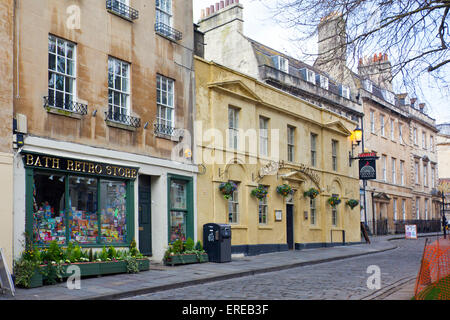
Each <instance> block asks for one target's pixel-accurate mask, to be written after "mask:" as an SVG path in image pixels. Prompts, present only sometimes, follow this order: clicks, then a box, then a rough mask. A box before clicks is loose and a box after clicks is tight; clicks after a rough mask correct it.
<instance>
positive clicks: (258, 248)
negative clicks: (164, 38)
mask: <svg viewBox="0 0 450 320" xmlns="http://www.w3.org/2000/svg"><path fill="white" fill-rule="evenodd" d="M194 63H195V70H196V117H195V118H196V123H195V138H196V158H197V159H196V161H197V163H199V164H200V166H201V167H202V168H203V170H200V171H201V172H200V173H199V176H198V181H197V204H198V219H197V230H198V231H197V232H198V238H199V239H203V225H204V224H206V223H211V222H214V223H226V224H230V225H231V229H232V252H233V253H244V254H249V255H251V254H257V253H263V252H271V251H280V250H288V249H302V248H309V247H321V246H328V245H341V244H343V243H345V244H352V243H359V242H360V241H361V235H360V213H359V206H357V207H356V208H354V209H351V208H350V207H349V206H348V205H347V204H346V202H347V201H348V200H350V199H357V200H358V199H359V180H358V168H357V167H358V166H357V162H356V161H353V163H352V165H351V166H350V163H349V152H350V151H351V139H350V137H351V133H352V132H351V130H353V129H354V128H355V127H356V126H357V122H355V121H352V120H350V119H349V118H347V117H344V116H341V115H339V114H338V113H335V112H333V111H331V110H328V109H326V108H323V107H320V106H316V105H314V104H312V103H310V102H308V101H306V100H304V99H301V98H299V97H295V96H293V95H291V94H288V93H286V92H284V91H282V90H279V89H277V88H275V87H273V86H270V85H268V84H265V83H263V82H261V81H258V80H257V79H255V78H252V77H250V76H248V75H245V74H243V73H240V72H238V71H234V70H232V69H229V68H227V67H224V66H222V65H219V64H216V63H214V62H208V61H206V60H204V59H202V58H199V57H196V58H195V62H194ZM226 182H233V183H235V185H236V186H237V189H236V191H235V192H233V194H232V195H231V197H230V198H229V199H225V198H224V195H223V194H222V192H221V191H220V190H219V187H220V185H221V184H222V183H226ZM283 184H287V185H289V186H290V187H291V188H292V190H293V191H294V192H293V193H292V194H290V195H288V196H287V197H284V196H282V195H280V194H279V193H278V192H277V187H278V186H281V185H283ZM258 186H263V187H264V188H266V190H267V197H266V198H265V199H263V200H259V199H258V198H256V197H255V196H253V195H252V194H251V193H252V190H254V189H255V188H257V187H258ZM310 188H314V189H317V190H319V191H320V193H319V195H318V196H317V197H316V198H315V199H311V198H310V197H308V196H305V195H304V193H305V192H306V191H308V190H309V189H310ZM333 195H336V196H338V197H339V198H340V199H341V203H340V204H339V205H337V206H336V207H335V209H334V208H333V207H332V206H331V205H330V204H329V202H328V200H329V198H330V197H332V196H333Z"/></svg>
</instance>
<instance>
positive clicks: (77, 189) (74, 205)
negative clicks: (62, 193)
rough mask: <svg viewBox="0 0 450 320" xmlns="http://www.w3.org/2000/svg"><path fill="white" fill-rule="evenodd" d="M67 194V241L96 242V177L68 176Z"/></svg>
mask: <svg viewBox="0 0 450 320" xmlns="http://www.w3.org/2000/svg"><path fill="white" fill-rule="evenodd" d="M69 195H70V196H69V210H68V225H69V230H70V231H69V241H75V242H77V243H79V244H89V243H92V244H95V243H97V237H98V214H97V179H93V178H83V177H74V176H70V177H69Z"/></svg>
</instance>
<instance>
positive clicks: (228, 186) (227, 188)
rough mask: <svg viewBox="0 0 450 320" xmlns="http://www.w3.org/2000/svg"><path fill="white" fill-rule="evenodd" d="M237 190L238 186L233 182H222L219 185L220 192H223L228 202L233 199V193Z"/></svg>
mask: <svg viewBox="0 0 450 320" xmlns="http://www.w3.org/2000/svg"><path fill="white" fill-rule="evenodd" d="M236 189H237V185H236V184H235V183H234V182H232V181H228V182H222V183H221V184H220V185H219V190H220V192H222V195H223V198H224V199H226V200H228V199H230V198H231V195H232V194H233V192H234V191H235V190H236Z"/></svg>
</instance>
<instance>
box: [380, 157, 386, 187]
mask: <svg viewBox="0 0 450 320" xmlns="http://www.w3.org/2000/svg"><path fill="white" fill-rule="evenodd" d="M381 165H382V168H381V169H382V170H381V171H382V177H383V181H386V180H387V172H386V170H387V168H386V165H387V157H386V156H385V155H382V156H381Z"/></svg>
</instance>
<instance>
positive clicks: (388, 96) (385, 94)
mask: <svg viewBox="0 0 450 320" xmlns="http://www.w3.org/2000/svg"><path fill="white" fill-rule="evenodd" d="M382 92H383V97H384V100H386V101H387V102H389V103H390V104H392V105H395V95H394V94H393V93H392V92H390V91H388V90H383V91H382Z"/></svg>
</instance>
